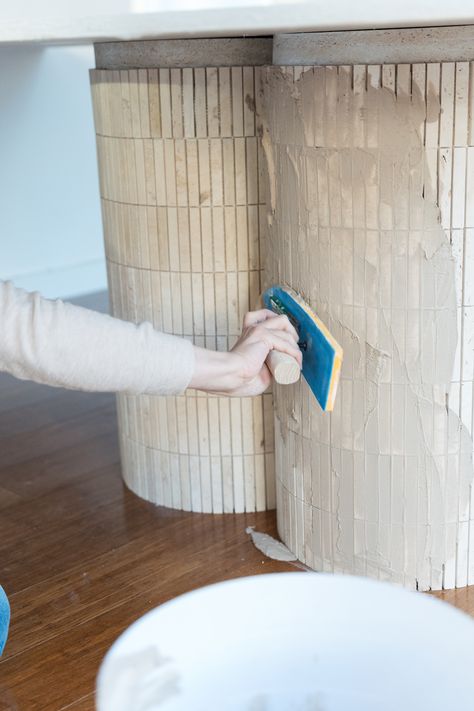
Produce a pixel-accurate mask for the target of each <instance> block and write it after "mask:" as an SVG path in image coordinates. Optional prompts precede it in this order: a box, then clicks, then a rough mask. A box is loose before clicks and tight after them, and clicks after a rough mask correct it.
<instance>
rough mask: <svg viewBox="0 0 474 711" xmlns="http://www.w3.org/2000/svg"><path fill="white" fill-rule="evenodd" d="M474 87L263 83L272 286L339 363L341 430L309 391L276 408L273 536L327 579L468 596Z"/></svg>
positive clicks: (321, 77)
mask: <svg viewBox="0 0 474 711" xmlns="http://www.w3.org/2000/svg"><path fill="white" fill-rule="evenodd" d="M402 32H403V31H402ZM343 34H346V35H350V34H351V33H343ZM290 40H291V42H292V44H291V46H292V47H293V49H294V48H295V46H297V42H296V41H295V40H294V38H290ZM342 42H345V44H344V45H342V44H341V46H340V47H339V50H340V51H341V52H342V54H344V53H345V54H346V55H347V53H348V52H350V48H351V40H350V37H346V38H345V39H341V43H342ZM333 45H334V43H329V44H328V43H326V46H325V47H324V51H330V52H333V50H334V51H335V52H336V53H337V51H338V48H334V46H333ZM279 46H280V47H281V46H284V41H282V42H281V43H280V45H279ZM323 46H324V42H323ZM302 47H303V48H304V53H305V57H306V59H307V57H308V53H309V49H310V47H311V43H310V41H309V40H306V41H305V42H303V43H302ZM318 47H319V43H318V41H317V39H316V40H315V42H314V46H313V49H314V53H315V57H316V58H317V56H318V55H317V53H318ZM403 47H404V49H405V52H407V45H406V44H405V45H403ZM380 51H382V52H383V45H382V46H381V48H380V47H379V52H380ZM333 53H334V52H333ZM379 61H380V62H383V61H384V60H383V59H380V60H379ZM274 63H278V55H277V56H274ZM315 63H317V62H316V60H315ZM295 64H298V57H297V56H296V57H295ZM473 79H474V67H473V63H469V62H458V63H451V62H447V63H441V64H440V63H438V64H436V63H416V64H397V65H395V64H382V63H381V64H374V65H361V64H359V65H355V66H348V65H346V66H280V67H274V68H267V69H265V70H264V73H263V85H262V95H263V97H264V102H265V119H264V121H263V124H262V131H263V134H264V146H265V148H266V152H267V156H268V166H269V182H270V188H271V189H270V195H271V204H270V213H271V215H270V217H271V219H270V222H271V229H270V245H269V250H268V262H267V264H266V268H267V269H268V278H269V281H272V282H283V283H285V282H286V283H288V284H290V285H291V286H293V287H294V288H295V289H296V290H297V291H299V292H300V293H301V294H302V295H303V296H304V298H306V299H307V300H308V301H309V302H310V304H311V305H312V307H313V308H314V309H315V311H316V312H317V313H318V314H319V316H320V317H321V318H322V320H323V321H324V322H325V323H326V324H327V326H328V327H329V329H330V331H331V332H332V333H333V334H334V335H335V337H336V338H337V340H338V341H339V342H340V343H341V344H342V346H343V348H344V364H343V370H342V380H341V384H340V391H339V394H338V397H337V402H336V408H335V410H334V412H333V413H332V414H326V413H322V412H321V411H320V408H319V406H318V404H317V402H316V401H315V399H314V398H313V396H312V394H311V392H310V390H309V388H308V387H307V385H306V383H305V382H301V383H298V384H296V385H294V386H289V387H284V388H282V387H278V386H277V387H276V390H275V408H276V427H275V433H276V473H277V511H278V527H279V532H280V535H281V537H282V538H283V540H284V541H285V543H286V544H287V545H288V546H289V547H290V548H291V549H292V551H293V552H294V553H295V554H296V555H297V556H298V557H299V558H300V559H301V560H303V561H304V562H305V563H307V564H308V565H309V566H311V567H313V568H315V569H317V570H329V571H343V572H348V573H358V574H363V575H369V576H373V577H378V578H381V579H386V580H392V581H397V582H400V583H403V584H405V585H407V586H409V587H413V588H415V587H417V588H419V589H422V590H426V589H429V588H432V589H439V588H442V587H446V588H449V587H455V586H462V585H466V584H467V583H468V582H470V583H473V582H474V545H473V541H474V537H473V533H474V522H473V516H474V508H473V507H472V506H471V492H472V480H473V467H472V403H473V399H472V384H473V371H474V368H473V363H474V360H473V355H472V352H473V349H472V333H473V324H474V314H473V312H472V306H471V301H472V290H473V284H474V272H473V266H472V265H473V263H474V262H473V259H472V254H473V237H474V233H473V228H474V212H473V210H472V206H471V205H470V201H472V200H470V197H471V196H472V190H473V186H474V148H473V139H474V132H473V124H472V116H473V115H474V110H473V109H474V103H473V101H474V98H473V97H474V95H473V92H472V87H473V86H474V82H473ZM471 272H472V273H471Z"/></svg>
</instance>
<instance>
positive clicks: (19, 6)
mask: <svg viewBox="0 0 474 711" xmlns="http://www.w3.org/2000/svg"><path fill="white" fill-rule="evenodd" d="M25 5H28V0H24V1H23V2H21V3H9V7H7V8H5V7H3V8H0V44H14V43H19V42H28V43H32V42H33V43H37V42H39V43H48V44H49V43H51V44H69V43H86V42H87V43H88V42H99V41H112V40H140V39H157V38H173V37H181V38H185V37H229V36H241V35H252V36H257V35H271V34H276V33H279V32H312V31H314V32H315V31H330V30H344V29H374V28H381V27H382V28H397V27H429V26H442V25H462V24H464V25H466V24H474V5H473V4H472V3H469V2H468V0H450V2H449V3H448V2H445V0H431V2H429V1H428V0H397V2H395V3H384V2H380V0H361V2H357V3H356V2H354V1H353V0H336V1H335V2H329V3H328V2H326V1H325V0H324V1H323V0H306V1H304V0H294V2H279V0H175V2H174V3H172V4H171V3H170V2H169V0H118V1H117V2H114V3H113V2H111V1H110V0H101V1H100V2H98V3H97V2H96V3H95V4H94V3H93V2H92V0H83V2H80V3H79V2H76V1H75V0H69V2H58V1H57V0H37V1H36V2H31V7H29V6H28V7H26V8H25ZM170 5H171V6H172V7H173V10H171V11H170V10H169V7H170Z"/></svg>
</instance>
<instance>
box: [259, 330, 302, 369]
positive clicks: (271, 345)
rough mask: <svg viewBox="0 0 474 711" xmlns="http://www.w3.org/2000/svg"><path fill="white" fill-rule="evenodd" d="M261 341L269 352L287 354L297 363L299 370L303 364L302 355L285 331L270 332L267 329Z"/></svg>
mask: <svg viewBox="0 0 474 711" xmlns="http://www.w3.org/2000/svg"><path fill="white" fill-rule="evenodd" d="M262 339H263V340H264V342H265V344H266V345H267V346H268V350H269V351H271V350H275V351H280V353H287V354H288V355H290V356H292V357H293V358H294V359H295V360H296V361H297V363H298V365H299V366H300V368H301V366H302V364H303V354H302V353H301V351H300V349H299V348H298V345H297V344H296V343H295V340H294V338H292V336H291V335H290V334H289V333H286V332H285V331H280V332H278V331H270V330H268V329H267V330H266V333H265V334H262Z"/></svg>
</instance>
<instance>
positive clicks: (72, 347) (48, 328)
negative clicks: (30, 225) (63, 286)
mask: <svg viewBox="0 0 474 711" xmlns="http://www.w3.org/2000/svg"><path fill="white" fill-rule="evenodd" d="M194 359H195V356H194V350H193V345H192V343H190V342H189V341H187V340H185V339H183V338H179V337H178V336H172V335H169V334H166V333H161V332H160V331H156V330H155V329H154V328H153V326H152V324H151V323H148V322H143V323H140V324H138V325H136V324H134V323H130V322H129V321H122V320H120V319H118V318H114V317H113V316H109V315H108V314H103V313H97V312H95V311H91V310H90V309H86V308H83V307H82V306H75V305H74V304H70V303H67V302H64V301H61V300H60V299H55V300H51V299H46V298H44V297H42V296H41V294H40V293H39V292H37V291H35V292H28V291H25V290H24V289H19V288H16V287H15V286H14V285H13V283H12V282H11V281H0V371H6V372H8V373H11V374H12V375H14V376H16V377H17V378H20V379H22V380H34V381H36V382H37V383H44V384H46V385H53V386H56V387H63V388H71V389H73V390H89V391H95V392H127V393H131V394H140V393H147V394H157V395H171V394H179V393H181V392H183V391H184V390H185V389H186V387H187V386H188V385H189V383H190V381H191V378H192V376H193V372H194V363H195V361H194Z"/></svg>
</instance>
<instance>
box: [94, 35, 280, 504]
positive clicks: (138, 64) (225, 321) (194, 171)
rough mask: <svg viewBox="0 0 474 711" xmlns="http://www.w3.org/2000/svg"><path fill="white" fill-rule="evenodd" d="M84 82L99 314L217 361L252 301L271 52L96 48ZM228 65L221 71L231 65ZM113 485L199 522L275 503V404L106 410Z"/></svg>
mask: <svg viewBox="0 0 474 711" xmlns="http://www.w3.org/2000/svg"><path fill="white" fill-rule="evenodd" d="M96 58H97V60H98V61H97V66H98V68H97V69H95V70H92V71H91V83H92V96H93V105H94V117H95V125H96V133H97V150H98V160H99V170H100V193H101V198H102V214H103V224H104V237H105V247H106V256H107V268H108V278H109V287H110V294H111V303H112V312H113V314H114V315H116V316H119V317H121V318H124V319H127V320H130V321H134V322H140V321H145V320H146V321H150V322H152V323H153V324H154V326H155V327H156V328H157V329H159V330H162V331H165V332H167V333H173V334H176V335H179V336H183V337H184V338H188V339H190V340H192V341H193V342H194V343H196V344H197V345H200V346H205V347H208V348H214V349H218V350H227V349H229V348H230V347H231V346H232V344H233V343H234V342H235V339H236V337H237V336H238V335H239V334H240V331H241V326H242V319H243V316H244V314H245V312H246V311H248V310H249V309H251V308H254V307H255V303H256V300H257V297H258V295H259V293H260V290H261V269H262V264H261V243H260V238H261V233H262V224H263V220H264V219H265V206H264V202H265V198H264V195H263V191H262V181H261V168H262V164H263V160H262V155H261V150H260V147H259V138H258V136H257V132H256V120H255V101H256V94H255V83H256V72H257V71H258V69H257V65H259V64H263V63H265V62H266V63H268V62H269V61H270V60H271V40H265V39H262V40H260V39H259V40H251V39H249V40H243V39H235V40H188V41H175V40H168V41H157V42H155V41H153V42H131V43H127V42H124V43H106V44H103V45H97V46H96ZM229 65H230V66H229ZM117 403H118V416H119V428H120V442H121V454H122V469H123V476H124V479H125V482H126V483H127V485H128V486H129V487H130V489H132V491H134V492H136V493H137V494H138V495H140V496H142V497H144V498H146V499H148V500H149V501H153V502H155V503H157V504H162V505H165V506H169V507H173V508H178V509H186V510H192V511H203V512H214V513H220V512H233V511H235V512H241V511H254V510H262V509H266V508H274V506H275V488H274V457H273V409H272V395H271V393H266V394H265V395H263V396H260V397H255V398H242V399H239V398H227V397H217V396H208V395H205V394H203V393H200V392H196V391H192V390H188V391H187V392H186V393H185V394H184V395H182V396H179V397H151V396H127V395H119V396H118V397H117Z"/></svg>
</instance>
